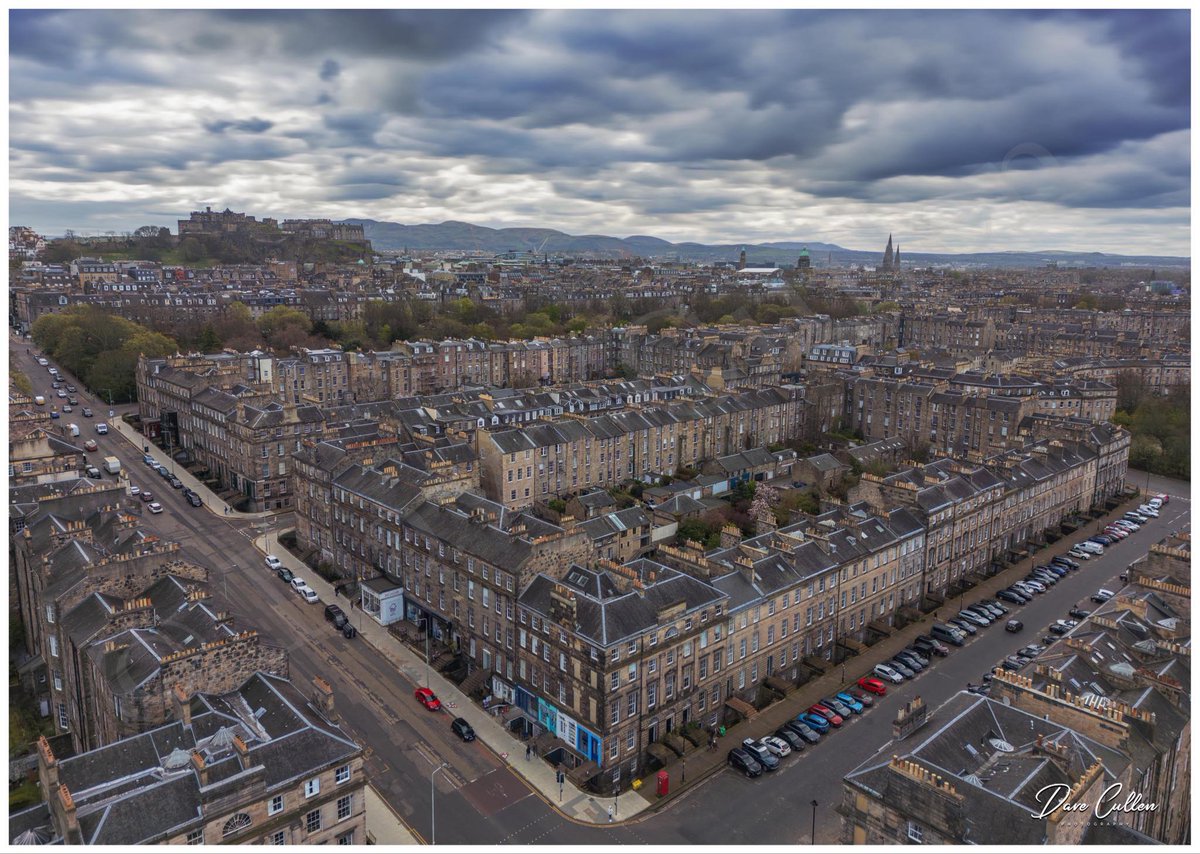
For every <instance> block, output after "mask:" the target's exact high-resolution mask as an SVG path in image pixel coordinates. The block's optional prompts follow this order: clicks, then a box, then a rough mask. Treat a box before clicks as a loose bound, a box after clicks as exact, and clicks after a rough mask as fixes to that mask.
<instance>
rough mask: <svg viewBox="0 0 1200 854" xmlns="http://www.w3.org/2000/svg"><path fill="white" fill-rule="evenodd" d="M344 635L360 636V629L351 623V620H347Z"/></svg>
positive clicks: (343, 629)
mask: <svg viewBox="0 0 1200 854" xmlns="http://www.w3.org/2000/svg"><path fill="white" fill-rule="evenodd" d="M342 637H344V638H347V639H349V638H353V637H358V629H356V628H354V626H352V625H350V623H349V621H347V623H346V625H344V626H342Z"/></svg>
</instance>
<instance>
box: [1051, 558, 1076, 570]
mask: <svg viewBox="0 0 1200 854" xmlns="http://www.w3.org/2000/svg"><path fill="white" fill-rule="evenodd" d="M1050 562H1051V563H1057V564H1059V565H1060V566H1065V567H1066V568H1067V569H1079V561H1077V560H1071V559H1070V558H1069V557H1065V556H1063V555H1057V556H1055V557H1052V558H1050Z"/></svg>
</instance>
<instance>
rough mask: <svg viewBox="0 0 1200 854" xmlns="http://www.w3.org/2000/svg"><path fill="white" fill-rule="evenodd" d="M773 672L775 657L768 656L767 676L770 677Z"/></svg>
mask: <svg viewBox="0 0 1200 854" xmlns="http://www.w3.org/2000/svg"><path fill="white" fill-rule="evenodd" d="M774 672H775V656H773V655H768V656H767V675H768V676H770V675H771V674H772V673H774Z"/></svg>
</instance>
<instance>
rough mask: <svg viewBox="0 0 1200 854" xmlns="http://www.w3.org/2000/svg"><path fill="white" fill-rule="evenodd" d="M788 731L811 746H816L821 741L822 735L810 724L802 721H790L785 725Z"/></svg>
mask: <svg viewBox="0 0 1200 854" xmlns="http://www.w3.org/2000/svg"><path fill="white" fill-rule="evenodd" d="M784 727H785V728H786V729H790V730H791V731H792V732H794V733H796V735H798V736H800V737H801V738H802V739H804V740H805V741H807V742H808V743H809V744H816V743H817V742H818V741H820V740H821V734H820V733H819V732H817V731H816V730H815V729H813V728H812V727H810V726H809V725H808V724H806V723H803V722H801V721H788V722H787V723H786V724H784Z"/></svg>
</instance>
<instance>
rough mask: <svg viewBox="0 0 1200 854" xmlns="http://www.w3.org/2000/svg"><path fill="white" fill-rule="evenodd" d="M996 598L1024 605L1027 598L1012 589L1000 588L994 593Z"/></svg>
mask: <svg viewBox="0 0 1200 854" xmlns="http://www.w3.org/2000/svg"><path fill="white" fill-rule="evenodd" d="M996 597H997V598H998V599H1003V600H1004V601H1005V602H1012V603H1013V604H1014V605H1024V604H1025V603H1026V602H1028V601H1029V600H1028V599H1026V598H1025V597H1024V596H1022V595H1021V594H1020V593H1017V592H1015V591H1013V590H1001V591H1000V592H999V593H997V594H996Z"/></svg>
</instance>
